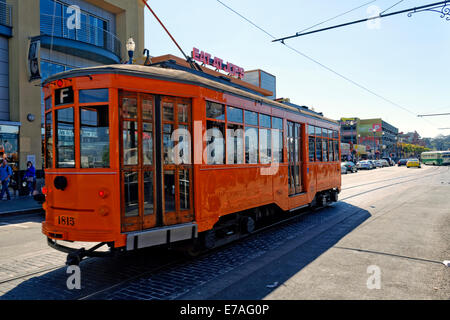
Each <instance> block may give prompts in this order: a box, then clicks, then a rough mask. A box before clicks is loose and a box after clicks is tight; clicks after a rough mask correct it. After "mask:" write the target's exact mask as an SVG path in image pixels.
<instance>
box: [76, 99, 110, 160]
mask: <svg viewBox="0 0 450 320" xmlns="http://www.w3.org/2000/svg"><path fill="white" fill-rule="evenodd" d="M80 120H81V127H80V153H81V168H109V115H108V106H96V107H81V108H80Z"/></svg>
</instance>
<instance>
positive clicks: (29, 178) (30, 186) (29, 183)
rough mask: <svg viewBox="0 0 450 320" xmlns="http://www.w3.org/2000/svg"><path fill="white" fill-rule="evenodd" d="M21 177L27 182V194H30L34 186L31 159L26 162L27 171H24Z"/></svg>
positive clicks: (34, 180)
mask: <svg viewBox="0 0 450 320" xmlns="http://www.w3.org/2000/svg"><path fill="white" fill-rule="evenodd" d="M23 179H24V180H25V181H26V182H27V187H28V193H29V195H30V196H32V195H33V192H34V188H35V186H36V169H35V168H34V166H33V163H32V162H31V161H28V162H27V171H26V172H25V175H24V176H23Z"/></svg>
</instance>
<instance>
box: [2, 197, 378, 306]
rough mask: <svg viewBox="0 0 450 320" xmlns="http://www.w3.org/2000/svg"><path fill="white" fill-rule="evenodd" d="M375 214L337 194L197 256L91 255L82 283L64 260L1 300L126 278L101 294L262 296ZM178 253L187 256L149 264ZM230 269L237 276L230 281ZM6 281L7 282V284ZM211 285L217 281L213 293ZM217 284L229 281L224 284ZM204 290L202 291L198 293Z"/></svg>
mask: <svg viewBox="0 0 450 320" xmlns="http://www.w3.org/2000/svg"><path fill="white" fill-rule="evenodd" d="M369 217H370V214H369V212H367V211H365V210H362V209H360V208H358V207H354V206H352V205H350V204H347V203H345V202H338V203H335V204H334V205H333V206H331V207H328V208H325V209H322V210H319V211H317V212H312V213H307V214H305V215H303V216H301V217H299V218H298V219H295V220H292V221H289V222H286V223H283V224H281V225H278V226H276V227H273V228H270V229H267V230H265V231H263V232H261V233H257V234H254V235H251V236H250V237H248V238H246V239H243V240H240V241H237V242H235V243H232V244H230V245H227V246H225V247H224V248H218V249H216V250H213V251H212V252H211V253H208V254H206V255H204V256H200V257H199V258H196V259H180V253H179V252H174V251H169V250H163V249H159V250H158V249H157V248H153V249H148V250H143V251H140V252H139V251H138V252H136V253H135V254H132V255H129V256H125V257H121V258H91V259H87V260H86V261H83V262H82V263H81V283H82V288H81V290H69V289H68V288H67V285H66V283H67V279H68V277H69V276H70V274H67V273H66V272H67V268H66V267H63V266H61V267H60V268H58V269H56V270H53V271H50V272H47V273H45V274H43V275H40V276H36V277H34V278H30V279H27V280H25V281H23V280H16V281H17V282H16V283H14V282H11V283H10V284H9V285H10V286H11V289H10V290H9V291H8V292H6V293H5V294H4V295H3V296H1V297H0V300H2V299H4V300H21V299H32V300H34V299H37V300H42V299H43V300H53V299H55V300H60V299H61V300H65V299H78V298H80V297H82V296H86V295H89V294H91V293H93V292H96V291H98V290H100V289H103V288H106V287H109V286H112V285H114V284H117V283H119V282H121V281H124V280H127V281H126V282H125V283H123V284H121V285H120V286H119V287H117V288H114V289H113V290H109V292H105V293H104V294H103V293H102V294H100V295H97V296H95V297H94V298H96V299H155V298H156V299H184V298H185V297H186V298H187V299H237V300H239V299H262V298H264V297H265V296H267V295H268V294H269V293H270V292H272V291H273V290H275V288H270V287H268V286H267V285H269V284H271V283H274V282H278V283H279V284H282V283H283V282H284V281H286V280H287V279H289V278H290V277H292V276H293V275H295V274H296V273H298V272H299V271H300V270H302V269H303V268H304V267H305V266H307V265H308V264H309V263H311V262H312V261H314V260H315V259H316V258H317V257H319V256H320V255H321V254H323V253H324V252H325V251H327V250H328V249H329V248H331V247H332V246H333V245H335V244H336V243H337V242H338V241H339V240H340V239H342V238H343V237H345V235H347V234H348V233H350V232H351V231H352V230H354V229H355V228H356V227H358V226H359V225H360V224H361V223H362V222H364V221H365V220H366V219H368V218H369ZM174 260H177V261H179V260H181V261H180V262H177V263H176V264H175V265H174V266H171V267H170V268H163V269H162V270H160V271H158V272H154V273H153V272H149V271H151V270H152V269H153V268H155V267H156V268H157V267H158V266H163V265H164V264H166V263H168V262H170V261H174ZM249 270H250V271H249ZM246 272H247V274H246ZM142 273H145V275H142ZM135 276H138V277H137V278H136V279H131V280H130V278H133V277H135ZM229 277H231V278H233V279H234V280H232V281H227V278H229ZM21 281H23V282H21ZM1 282H2V281H1V280H0V289H2V286H4V285H5V283H3V284H2V283H1ZM227 283H228V284H230V283H233V284H232V285H227ZM255 284H258V285H255ZM210 285H213V286H215V288H214V290H210V291H209V293H208V286H210ZM217 286H219V287H220V286H224V287H223V288H221V289H220V290H217ZM200 290H201V291H202V292H203V295H202V296H198V297H197V296H194V295H195V293H196V292H198V291H200ZM2 291H5V289H3V290H2ZM124 292H126V295H124V294H123V293H124Z"/></svg>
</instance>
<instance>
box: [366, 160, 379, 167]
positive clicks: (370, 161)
mask: <svg viewBox="0 0 450 320" xmlns="http://www.w3.org/2000/svg"><path fill="white" fill-rule="evenodd" d="M366 161H368V162H369V163H370V165H371V169H376V168H377V167H376V166H375V162H374V161H373V160H366Z"/></svg>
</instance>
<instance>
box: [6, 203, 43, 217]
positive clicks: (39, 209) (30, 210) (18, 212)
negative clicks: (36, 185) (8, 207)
mask: <svg viewBox="0 0 450 320" xmlns="http://www.w3.org/2000/svg"><path fill="white" fill-rule="evenodd" d="M38 212H40V213H44V209H43V208H42V206H41V207H35V208H27V209H22V210H13V211H6V212H0V218H1V217H10V216H17V215H21V214H31V213H38Z"/></svg>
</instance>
